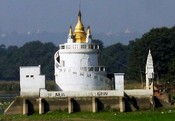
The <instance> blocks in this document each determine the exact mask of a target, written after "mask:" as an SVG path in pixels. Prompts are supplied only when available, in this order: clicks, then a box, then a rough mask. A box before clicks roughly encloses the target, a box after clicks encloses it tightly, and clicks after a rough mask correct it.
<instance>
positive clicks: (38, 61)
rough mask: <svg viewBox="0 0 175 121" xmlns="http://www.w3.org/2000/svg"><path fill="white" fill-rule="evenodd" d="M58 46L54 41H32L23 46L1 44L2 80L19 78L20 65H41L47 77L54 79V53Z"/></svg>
mask: <svg viewBox="0 0 175 121" xmlns="http://www.w3.org/2000/svg"><path fill="white" fill-rule="evenodd" d="M56 50H57V47H56V46H55V45H54V44H53V43H50V42H49V43H41V42H40V41H32V42H29V43H26V44H25V45H23V46H22V47H17V46H9V47H8V48H6V47H5V46H3V45H1V46H0V58H1V60H0V80H19V66H31V65H32V66H37V65H41V67H42V68H41V69H42V70H41V71H42V73H43V74H45V75H47V76H46V77H47V79H53V74H54V67H53V65H54V64H53V55H54V52H55V51H56Z"/></svg>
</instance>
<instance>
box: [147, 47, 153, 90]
mask: <svg viewBox="0 0 175 121" xmlns="http://www.w3.org/2000/svg"><path fill="white" fill-rule="evenodd" d="M145 71H146V72H145V73H146V89H150V81H151V80H152V79H153V78H154V66H153V59H152V55H151V51H150V50H149V53H148V56H147V61H146V68H145Z"/></svg>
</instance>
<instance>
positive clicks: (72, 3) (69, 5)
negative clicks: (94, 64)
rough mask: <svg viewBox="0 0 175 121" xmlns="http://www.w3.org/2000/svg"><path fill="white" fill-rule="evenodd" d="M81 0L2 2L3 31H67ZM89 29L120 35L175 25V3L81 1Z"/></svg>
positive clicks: (172, 0) (168, 0)
mask: <svg viewBox="0 0 175 121" xmlns="http://www.w3.org/2000/svg"><path fill="white" fill-rule="evenodd" d="M79 2H80V0H0V32H11V31H17V32H28V31H34V30H37V29H39V30H40V31H48V32H66V31H68V29H69V26H70V25H72V26H73V27H74V26H75V24H76V22H77V13H78V10H79ZM81 11H82V16H83V18H82V19H83V23H84V25H85V27H87V26H88V25H90V26H91V29H92V32H95V33H99V32H104V33H108V32H112V33H117V32H121V31H124V30H125V29H126V28H128V29H129V30H130V31H134V32H139V33H143V32H147V31H149V30H150V29H151V28H153V27H161V26H167V27H171V26H174V25H175V13H174V12H175V0H81Z"/></svg>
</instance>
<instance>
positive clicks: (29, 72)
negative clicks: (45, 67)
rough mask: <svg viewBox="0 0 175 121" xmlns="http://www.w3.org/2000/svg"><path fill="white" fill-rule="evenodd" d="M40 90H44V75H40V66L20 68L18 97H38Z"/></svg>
mask: <svg viewBox="0 0 175 121" xmlns="http://www.w3.org/2000/svg"><path fill="white" fill-rule="evenodd" d="M41 89H45V75H41V73H40V65H39V66H21V67H20V96H23V97H28V96H39V94H40V93H39V92H40V90H41Z"/></svg>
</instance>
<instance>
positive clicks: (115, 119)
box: [0, 109, 175, 121]
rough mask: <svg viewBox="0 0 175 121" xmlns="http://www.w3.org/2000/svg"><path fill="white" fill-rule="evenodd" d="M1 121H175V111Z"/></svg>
mask: <svg viewBox="0 0 175 121" xmlns="http://www.w3.org/2000/svg"><path fill="white" fill-rule="evenodd" d="M0 121H175V109H169V110H168V109H159V110H156V111H154V112H153V111H149V110H148V111H137V112H125V113H119V112H98V113H91V112H78V113H73V114H68V113H67V112H49V113H46V114H43V115H39V114H37V113H35V114H33V115H30V116H26V115H2V114H1V115H0Z"/></svg>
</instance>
